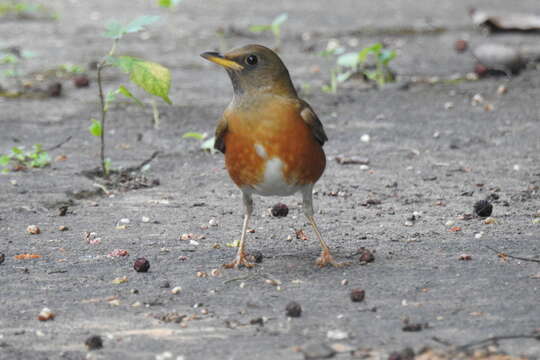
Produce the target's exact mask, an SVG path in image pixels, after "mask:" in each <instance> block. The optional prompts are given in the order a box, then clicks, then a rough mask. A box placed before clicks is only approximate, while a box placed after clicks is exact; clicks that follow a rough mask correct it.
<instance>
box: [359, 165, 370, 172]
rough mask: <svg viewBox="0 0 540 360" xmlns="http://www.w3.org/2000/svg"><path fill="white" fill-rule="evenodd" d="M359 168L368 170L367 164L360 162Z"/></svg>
mask: <svg viewBox="0 0 540 360" xmlns="http://www.w3.org/2000/svg"><path fill="white" fill-rule="evenodd" d="M360 170H363V171H366V170H369V166H367V165H364V164H362V165H360Z"/></svg>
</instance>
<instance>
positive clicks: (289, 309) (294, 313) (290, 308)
mask: <svg viewBox="0 0 540 360" xmlns="http://www.w3.org/2000/svg"><path fill="white" fill-rule="evenodd" d="M285 313H286V314H287V316H288V317H300V315H302V307H301V306H300V304H299V303H297V302H296V301H291V302H290V303H288V304H287V306H286V307H285Z"/></svg>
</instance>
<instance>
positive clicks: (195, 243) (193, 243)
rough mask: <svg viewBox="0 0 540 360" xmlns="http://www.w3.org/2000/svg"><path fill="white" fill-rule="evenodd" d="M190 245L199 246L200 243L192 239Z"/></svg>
mask: <svg viewBox="0 0 540 360" xmlns="http://www.w3.org/2000/svg"><path fill="white" fill-rule="evenodd" d="M189 244H190V245H194V246H197V245H199V242H198V241H196V240H193V239H191V240H189Z"/></svg>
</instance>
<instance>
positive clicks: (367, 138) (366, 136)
mask: <svg viewBox="0 0 540 360" xmlns="http://www.w3.org/2000/svg"><path fill="white" fill-rule="evenodd" d="M360 141H361V142H365V143H368V142H370V141H371V136H369V134H364V135H362V136H360Z"/></svg>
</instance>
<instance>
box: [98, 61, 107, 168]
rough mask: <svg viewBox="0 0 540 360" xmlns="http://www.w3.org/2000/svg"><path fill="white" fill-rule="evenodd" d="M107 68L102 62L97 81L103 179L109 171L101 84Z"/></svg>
mask: <svg viewBox="0 0 540 360" xmlns="http://www.w3.org/2000/svg"><path fill="white" fill-rule="evenodd" d="M104 66H105V61H102V62H100V63H99V64H98V66H97V81H98V89H99V101H100V105H101V106H100V110H101V134H100V137H99V139H100V141H101V147H100V153H99V157H100V160H101V170H102V171H103V177H108V176H109V174H108V171H107V167H106V165H105V120H106V118H107V116H106V115H107V111H106V110H105V97H104V96H103V84H102V83H101V70H103V68H104Z"/></svg>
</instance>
